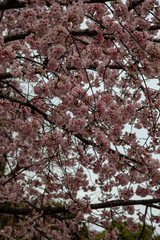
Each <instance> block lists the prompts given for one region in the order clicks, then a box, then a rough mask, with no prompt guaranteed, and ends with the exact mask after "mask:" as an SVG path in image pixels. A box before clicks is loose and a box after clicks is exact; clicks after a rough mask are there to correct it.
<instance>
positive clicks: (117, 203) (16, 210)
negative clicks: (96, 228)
mask: <svg viewBox="0 0 160 240" xmlns="http://www.w3.org/2000/svg"><path fill="white" fill-rule="evenodd" d="M153 203H160V198H154V199H141V200H112V201H107V202H104V203H95V204H90V208H91V209H92V210H97V209H105V208H113V207H121V206H131V205H134V206H135V205H145V206H150V207H155V205H152V204H153ZM36 210H37V211H38V212H42V214H43V215H54V214H57V213H69V212H70V211H69V210H67V209H66V208H65V207H63V206H60V207H42V208H36ZM34 211H35V208H34ZM32 212H33V209H32V208H28V207H9V206H5V204H3V203H2V204H0V213H1V214H13V215H29V214H31V213H32Z"/></svg>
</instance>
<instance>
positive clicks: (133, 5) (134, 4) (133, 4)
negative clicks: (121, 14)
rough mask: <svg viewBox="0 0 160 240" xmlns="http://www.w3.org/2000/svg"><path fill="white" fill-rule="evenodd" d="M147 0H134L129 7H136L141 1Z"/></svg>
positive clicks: (129, 8)
mask: <svg viewBox="0 0 160 240" xmlns="http://www.w3.org/2000/svg"><path fill="white" fill-rule="evenodd" d="M144 1H145V0H139V1H138V2H135V1H132V2H131V3H130V5H129V7H128V11H130V10H132V9H134V8H135V7H137V6H138V5H140V4H141V3H143V2H144Z"/></svg>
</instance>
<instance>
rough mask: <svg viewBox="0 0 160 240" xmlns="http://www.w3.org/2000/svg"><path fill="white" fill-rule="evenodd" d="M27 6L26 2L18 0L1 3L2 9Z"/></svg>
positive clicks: (0, 9) (0, 7)
mask: <svg viewBox="0 0 160 240" xmlns="http://www.w3.org/2000/svg"><path fill="white" fill-rule="evenodd" d="M25 6H26V3H25V2H19V1H17V0H6V1H3V2H1V3H0V11H2V10H7V9H11V8H24V7H25Z"/></svg>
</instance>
